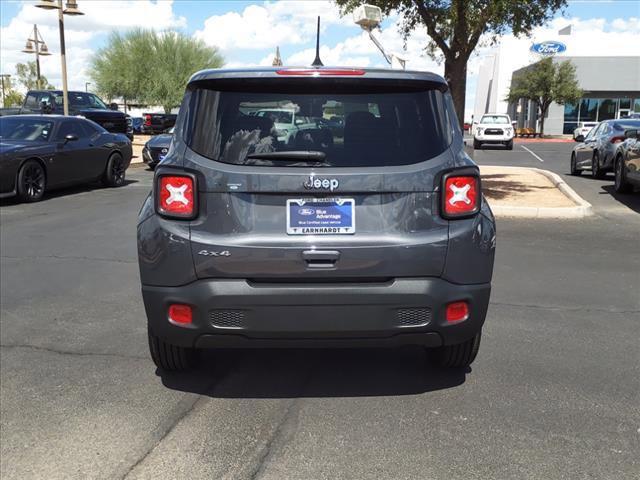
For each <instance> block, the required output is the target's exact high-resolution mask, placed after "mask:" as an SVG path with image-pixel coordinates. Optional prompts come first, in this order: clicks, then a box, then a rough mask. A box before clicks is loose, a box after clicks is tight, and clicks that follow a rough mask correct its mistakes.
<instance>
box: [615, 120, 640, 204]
mask: <svg viewBox="0 0 640 480" xmlns="http://www.w3.org/2000/svg"><path fill="white" fill-rule="evenodd" d="M624 137H625V139H624V141H622V142H620V143H619V144H618V147H617V148H616V153H615V158H614V163H613V171H614V173H615V190H616V192H618V193H630V192H632V191H633V188H634V187H640V127H637V128H629V129H627V130H625V132H624Z"/></svg>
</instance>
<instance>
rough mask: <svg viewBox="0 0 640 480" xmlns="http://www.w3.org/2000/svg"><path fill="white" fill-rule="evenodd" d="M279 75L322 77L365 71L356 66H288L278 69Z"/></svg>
mask: <svg viewBox="0 0 640 480" xmlns="http://www.w3.org/2000/svg"><path fill="white" fill-rule="evenodd" d="M276 73H277V74H278V75H289V76H304V77H320V76H323V75H327V76H338V77H340V76H348V75H358V76H359V75H364V74H365V71H364V70H360V69H355V68H286V69H282V70H276Z"/></svg>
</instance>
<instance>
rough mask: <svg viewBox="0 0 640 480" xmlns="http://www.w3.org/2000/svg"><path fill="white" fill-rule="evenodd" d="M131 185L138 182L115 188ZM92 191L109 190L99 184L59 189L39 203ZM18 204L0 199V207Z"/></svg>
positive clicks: (126, 182) (52, 191) (11, 198)
mask: <svg viewBox="0 0 640 480" xmlns="http://www.w3.org/2000/svg"><path fill="white" fill-rule="evenodd" d="M133 183H138V180H130V179H126V180H125V181H124V184H123V185H122V186H121V187H117V188H123V187H126V186H127V185H131V184H133ZM94 190H110V188H109V187H105V186H103V185H102V184H100V183H99V182H95V183H88V184H83V185H74V186H73V187H67V188H60V189H56V190H51V191H48V192H45V194H44V196H43V197H42V200H40V201H41V202H46V201H47V200H50V199H53V198H59V197H67V196H70V195H77V194H79V193H86V192H93V191H94ZM20 203H22V202H20V201H19V200H18V197H8V198H2V199H0V207H6V206H10V205H18V204H20Z"/></svg>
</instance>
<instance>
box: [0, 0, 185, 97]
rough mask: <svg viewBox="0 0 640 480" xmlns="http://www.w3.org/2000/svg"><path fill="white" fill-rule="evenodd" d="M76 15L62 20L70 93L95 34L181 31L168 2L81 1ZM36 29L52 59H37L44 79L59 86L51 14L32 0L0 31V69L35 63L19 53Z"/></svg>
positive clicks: (83, 73) (81, 84) (84, 69)
mask: <svg viewBox="0 0 640 480" xmlns="http://www.w3.org/2000/svg"><path fill="white" fill-rule="evenodd" d="M80 10H81V11H82V12H84V13H85V15H82V16H75V17H73V16H68V15H67V16H65V17H64V20H65V44H66V51H67V72H68V74H67V76H68V81H69V88H70V89H81V90H84V88H85V82H86V81H88V80H89V78H88V66H89V62H90V59H91V56H92V55H93V53H94V49H93V48H91V47H90V46H89V45H90V42H92V41H93V40H94V39H95V38H96V36H98V35H105V34H106V33H107V32H110V31H112V30H120V31H122V30H128V29H131V28H134V27H142V28H148V27H150V26H153V28H155V29H157V30H162V29H168V28H182V27H185V26H186V19H185V18H184V17H177V16H176V15H175V14H174V13H173V2H172V1H159V2H152V1H151V0H127V1H108V2H106V1H97V2H90V1H83V2H80ZM34 24H37V25H38V29H39V31H40V33H41V35H42V37H43V38H44V41H45V42H46V43H47V46H48V47H49V51H51V53H52V55H51V56H48V57H41V58H40V68H41V72H42V74H43V75H44V76H46V77H47V79H48V80H49V82H50V83H52V84H53V85H55V86H58V87H61V86H62V75H61V73H60V72H61V67H60V55H59V53H60V36H59V32H58V15H57V12H56V11H51V10H43V9H40V8H36V7H35V6H34V4H33V2H28V3H26V2H25V3H24V4H23V5H22V8H21V9H20V10H19V12H18V14H17V15H16V16H15V17H14V18H12V19H11V21H10V22H9V24H8V25H7V26H6V27H3V28H2V29H1V30H0V46H1V50H0V70H1V71H2V73H10V74H13V73H14V72H15V64H16V63H24V62H27V61H33V60H35V57H34V56H33V55H29V54H25V53H22V52H21V50H22V49H23V48H24V46H25V42H26V40H27V38H29V37H30V36H32V35H33V25H34Z"/></svg>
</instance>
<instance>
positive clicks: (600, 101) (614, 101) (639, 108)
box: [562, 97, 640, 135]
mask: <svg viewBox="0 0 640 480" xmlns="http://www.w3.org/2000/svg"><path fill="white" fill-rule="evenodd" d="M620 110H628V111H634V112H638V113H640V98H635V99H631V98H628V97H625V98H583V99H581V100H580V101H579V102H578V103H567V104H565V106H564V126H563V129H562V131H563V133H564V134H565V135H571V134H572V133H573V131H574V130H575V129H576V128H577V127H578V122H601V121H603V120H610V119H614V118H618V116H619V112H620ZM622 113H625V112H622Z"/></svg>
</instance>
